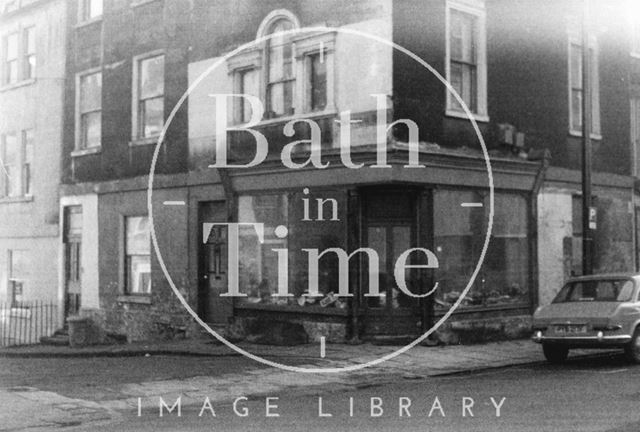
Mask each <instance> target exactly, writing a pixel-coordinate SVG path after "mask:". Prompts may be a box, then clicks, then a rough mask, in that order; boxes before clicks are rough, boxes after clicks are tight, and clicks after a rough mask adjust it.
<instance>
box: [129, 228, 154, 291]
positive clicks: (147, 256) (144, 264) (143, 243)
mask: <svg viewBox="0 0 640 432" xmlns="http://www.w3.org/2000/svg"><path fill="white" fill-rule="evenodd" d="M125 254H126V257H125V273H126V275H125V293H126V294H150V293H151V237H150V231H149V218H148V217H146V216H136V217H127V218H125Z"/></svg>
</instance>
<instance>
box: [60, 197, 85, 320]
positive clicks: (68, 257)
mask: <svg viewBox="0 0 640 432" xmlns="http://www.w3.org/2000/svg"><path fill="white" fill-rule="evenodd" d="M81 249H82V207H81V206H69V207H65V209H64V252H65V254H64V269H65V285H64V287H65V295H64V316H65V318H66V317H68V316H70V315H74V314H76V313H78V311H79V310H80V293H81V285H82V262H81V259H80V258H81V256H82V254H81ZM65 322H66V321H65Z"/></svg>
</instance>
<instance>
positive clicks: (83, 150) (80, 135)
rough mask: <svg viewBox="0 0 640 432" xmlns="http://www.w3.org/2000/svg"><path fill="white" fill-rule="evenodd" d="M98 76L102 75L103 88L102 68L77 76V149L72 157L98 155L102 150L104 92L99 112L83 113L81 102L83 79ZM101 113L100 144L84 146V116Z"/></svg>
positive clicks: (83, 72) (88, 70) (101, 94)
mask: <svg viewBox="0 0 640 432" xmlns="http://www.w3.org/2000/svg"><path fill="white" fill-rule="evenodd" d="M96 74H100V82H101V87H102V78H103V77H102V68H101V67H95V68H91V69H87V70H84V71H82V72H79V73H77V74H76V94H75V96H76V97H75V104H76V106H75V149H74V151H73V152H72V156H77V155H82V154H88V153H97V152H99V151H101V148H102V97H103V94H104V91H102V90H101V91H100V109H99V110H92V111H87V112H83V111H82V108H81V106H80V105H81V101H82V94H81V93H82V79H83V78H85V77H87V76H90V75H96ZM96 112H99V113H100V143H99V144H98V145H96V146H91V147H87V146H86V145H85V144H84V141H83V140H84V130H83V125H82V116H83V115H85V114H92V113H96Z"/></svg>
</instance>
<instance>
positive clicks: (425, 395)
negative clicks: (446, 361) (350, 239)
mask: <svg viewBox="0 0 640 432" xmlns="http://www.w3.org/2000/svg"><path fill="white" fill-rule="evenodd" d="M0 365H1V366H2V367H1V368H0V369H1V370H2V372H1V373H2V375H1V377H2V378H1V379H2V384H1V387H2V388H10V387H13V386H31V387H35V388H38V389H40V390H49V391H54V392H57V393H59V394H62V395H64V396H67V397H73V398H82V399H86V400H91V401H95V402H98V403H100V401H101V400H107V399H110V398H112V397H113V394H109V391H110V390H111V391H113V390H114V389H117V388H118V387H119V386H121V385H127V383H132V382H141V381H144V380H151V379H155V380H157V379H173V380H174V381H175V380H186V379H188V378H189V377H195V376H199V377H203V376H206V375H211V376H214V377H215V376H216V374H218V373H220V371H224V372H225V373H229V372H230V371H234V372H239V373H242V370H243V369H244V368H248V369H251V370H253V373H252V375H253V374H255V373H256V367H255V366H256V365H255V364H252V363H251V362H250V361H248V360H245V359H243V358H238V357H231V358H212V359H209V358H201V357H175V356H173V357H172V356H166V357H164V356H157V357H129V358H86V359H8V358H3V359H0ZM257 373H259V374H260V375H263V376H264V375H268V374H270V373H273V371H272V370H271V369H266V368H264V369H261V370H259V371H257ZM202 379H204V378H202ZM213 379H214V380H215V378H213ZM250 379H251V378H250V377H248V378H247V380H250ZM639 382H640V367H639V366H633V365H630V364H628V363H627V362H626V361H625V360H624V358H623V357H622V356H621V355H617V354H616V355H608V356H600V357H595V358H594V357H592V358H582V359H575V360H570V361H569V362H568V363H567V364H566V365H562V366H552V365H549V364H546V363H535V364H530V365H521V366H514V367H507V368H500V369H490V370H485V371H479V372H471V373H459V374H454V375H448V376H440V377H429V378H426V379H424V378H420V379H415V378H414V379H411V377H409V376H407V377H405V378H404V379H402V378H400V379H397V380H395V381H394V382H392V383H386V384H370V385H368V384H362V385H360V386H356V387H354V388H352V389H349V390H345V389H344V388H343V389H336V390H335V391H332V389H331V388H330V387H325V388H324V389H322V390H321V391H320V390H314V391H309V389H308V388H307V389H305V388H299V389H293V390H291V389H288V390H286V391H277V390H274V391H273V392H270V393H268V394H265V395H261V396H255V395H254V396H251V397H250V398H248V399H245V398H244V397H243V393H241V392H239V393H238V394H237V395H235V396H234V397H232V398H229V399H228V400H214V399H213V397H212V399H211V402H210V403H209V402H208V401H207V400H206V399H207V396H206V395H201V396H200V397H199V398H200V399H195V400H194V399H191V400H190V402H189V403H188V404H187V403H184V402H183V403H182V406H181V407H180V411H181V412H180V416H178V406H177V405H176V406H174V404H175V402H176V400H177V396H175V397H172V396H170V395H167V394H163V399H162V402H164V404H165V406H164V408H163V415H162V417H160V415H159V404H160V403H161V399H160V395H156V394H147V395H146V397H144V398H142V399H143V400H142V404H141V405H140V411H139V412H138V409H137V408H136V407H135V406H132V407H130V408H128V409H120V410H119V414H121V416H122V417H121V418H120V419H111V420H110V421H109V422H108V423H107V424H106V425H104V426H103V429H104V430H118V431H139V430H143V431H144V430H147V431H154V430H167V431H174V430H184V431H190V430H194V431H195V430H225V431H232V430H258V429H260V430H264V431H268V430H277V431H289V430H290V431H297V430H300V428H301V426H302V422H303V420H304V429H305V430H308V431H313V430H317V431H324V430H371V431H377V430H379V431H388V430H398V429H402V430H405V431H413V430H421V431H424V430H427V431H461V430H474V431H541V430H543V431H572V430H575V431H638V430H639V429H640V410H639V409H638V404H639V402H640V388H639V387H638V383H639ZM114 394H115V393H114ZM234 399H236V401H235V407H234V405H233V401H234ZM319 404H322V407H321V408H319ZM172 407H173V410H172V411H171V412H169V409H171V408H172ZM203 407H204V408H203ZM320 410H321V411H320ZM267 412H268V413H269V415H267ZM200 413H202V416H200ZM214 413H215V417H214ZM138 414H140V415H138ZM276 415H279V416H276ZM95 428H96V425H95V424H88V423H87V424H83V425H79V426H77V427H75V428H73V430H87V431H88V430H94V429H95Z"/></svg>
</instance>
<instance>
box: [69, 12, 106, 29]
mask: <svg viewBox="0 0 640 432" xmlns="http://www.w3.org/2000/svg"><path fill="white" fill-rule="evenodd" d="M101 21H102V15H100V16H98V17H95V18H91V19H88V20H86V21H80V22H78V23H76V25H75V28H76V29H79V28H82V27H87V26H90V25H91V24H95V23H98V22H101Z"/></svg>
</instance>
